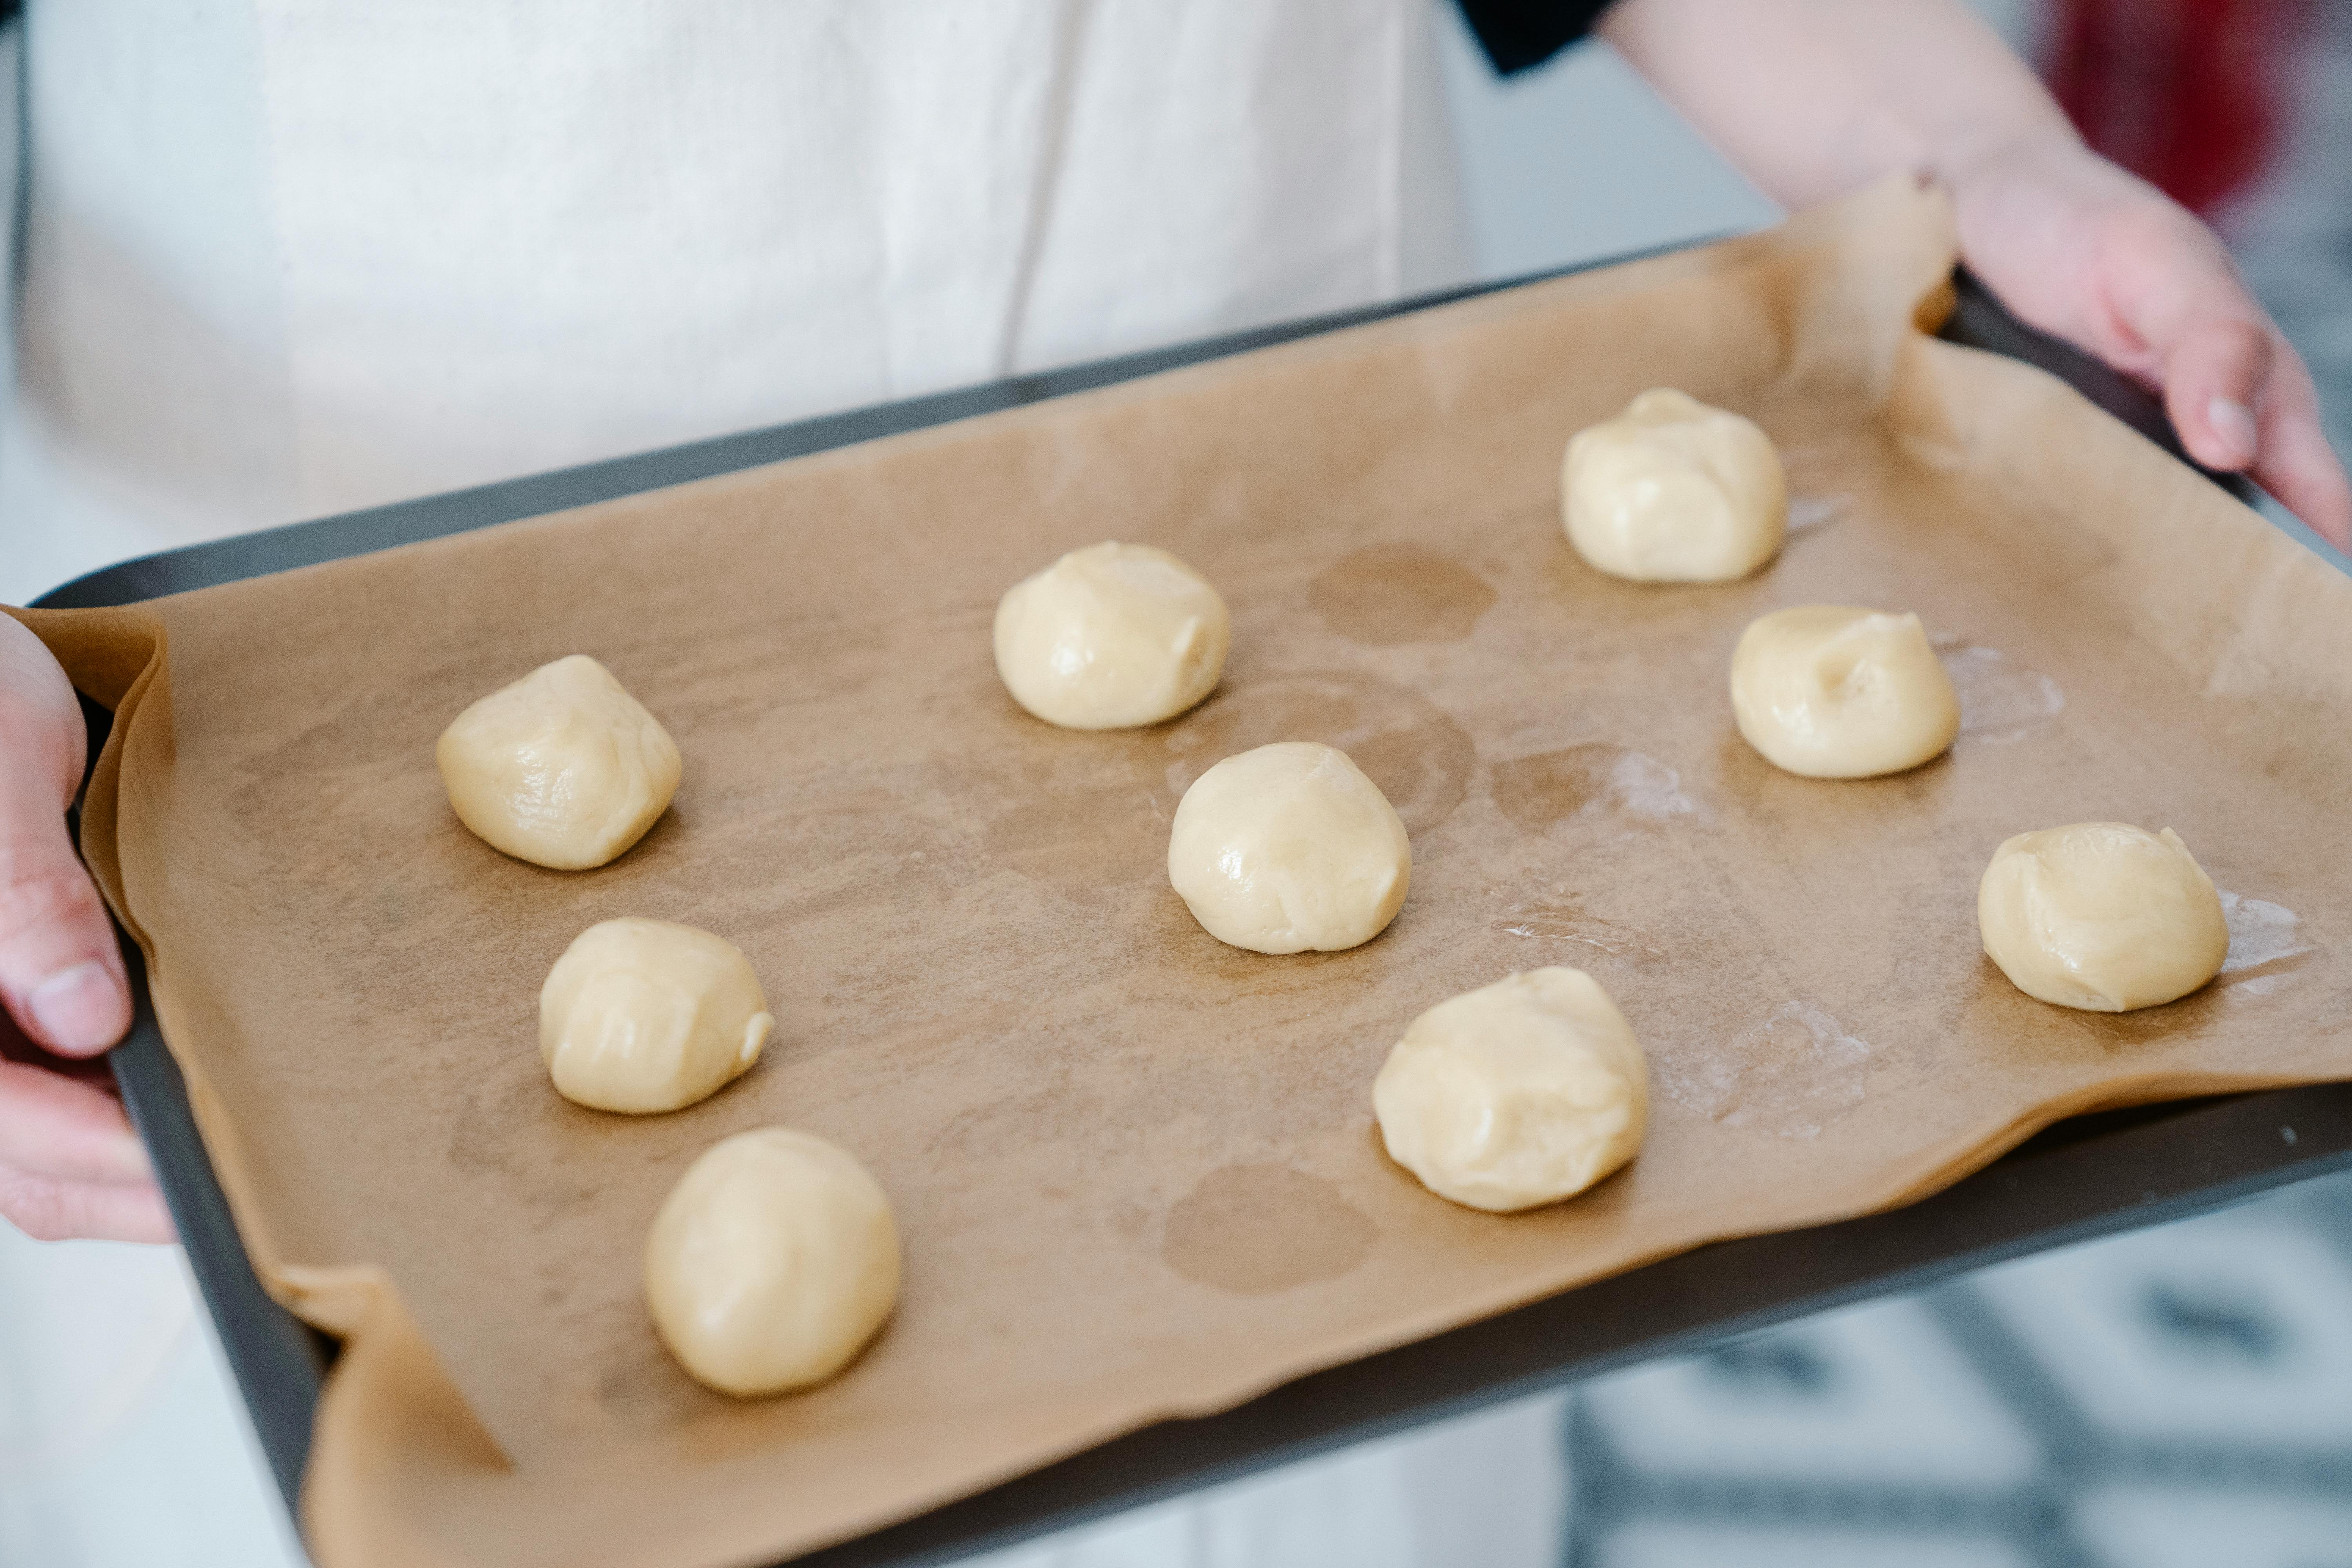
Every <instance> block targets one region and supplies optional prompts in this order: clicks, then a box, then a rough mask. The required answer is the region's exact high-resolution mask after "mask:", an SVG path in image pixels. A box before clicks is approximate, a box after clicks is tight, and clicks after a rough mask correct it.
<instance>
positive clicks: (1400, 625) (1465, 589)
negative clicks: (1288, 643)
mask: <svg viewBox="0 0 2352 1568" xmlns="http://www.w3.org/2000/svg"><path fill="white" fill-rule="evenodd" d="M1307 603H1308V604H1310V605H1314V606H1315V609H1316V611H1317V613H1318V614H1319V615H1320V616H1322V617H1323V619H1324V620H1325V621H1326V622H1328V624H1329V626H1330V627H1331V629H1332V630H1333V631H1335V632H1338V633H1339V635H1340V636H1341V637H1346V638H1348V639H1349V640H1350V641H1353V642H1360V643H1365V644H1368V645H1370V646H1371V647H1392V646H1394V645H1396V644H1398V643H1413V642H1460V641H1461V640H1462V639H1463V638H1464V637H1468V636H1469V635H1470V633H1471V631H1472V630H1473V629H1474V628H1475V627H1476V626H1477V625H1478V617H1479V616H1483V615H1485V614H1486V612H1487V611H1488V610H1489V609H1491V608H1493V607H1494V604H1495V590H1494V589H1492V588H1490V587H1488V586H1487V585H1486V582H1485V580H1484V579H1482V578H1481V577H1479V576H1478V574H1476V573H1475V572H1472V571H1471V570H1470V569H1469V568H1468V567H1466V566H1464V565H1462V564H1461V563H1458V562H1455V561H1450V560H1448V559H1447V558H1446V557H1444V556H1443V555H1439V554H1436V553H1434V552H1431V551H1427V550H1423V549H1420V548H1418V547H1417V546H1414V545H1411V544H1384V545H1380V546H1377V547H1375V548H1373V549H1370V550H1360V551H1358V552H1356V553H1354V554H1353V555H1349V556H1347V557H1345V558H1343V559H1342V560H1341V561H1339V563H1338V564H1336V565H1334V566H1332V567H1331V568H1329V569H1328V571H1326V572H1325V573H1324V574H1322V575H1321V576H1320V577H1318V578H1316V579H1315V582H1314V584H1313V586H1311V587H1309V588H1308V589H1307Z"/></svg>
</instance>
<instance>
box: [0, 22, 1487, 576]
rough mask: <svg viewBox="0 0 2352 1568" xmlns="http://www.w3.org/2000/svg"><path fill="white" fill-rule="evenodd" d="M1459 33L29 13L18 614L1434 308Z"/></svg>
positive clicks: (1451, 240)
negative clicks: (544, 478) (611, 479)
mask: <svg viewBox="0 0 2352 1568" xmlns="http://www.w3.org/2000/svg"><path fill="white" fill-rule="evenodd" d="M1431 7H1432V0H1181V3H1178V0H402V3H401V4H398V5H367V4H361V3H359V0H342V3H340V4H337V3H330V0H241V3H240V0H225V3H223V4H219V5H204V6H192V5H171V6H158V5H142V4H136V3H135V0H33V3H32V5H30V7H29V15H28V16H27V19H26V39H25V45H26V90H27V98H28V103H27V114H26V124H27V126H28V129H29V151H28V175H29V178H28V182H27V185H26V205H25V206H24V208H23V211H24V215H25V217H24V222H25V225H26V232H25V233H24V235H23V236H22V238H21V247H20V250H19V252H18V255H19V262H18V276H17V277H16V290H17V292H16V300H17V326H16V354H15V361H14V367H13V371H14V374H13V395H12V396H11V398H10V400H9V403H8V405H7V406H6V408H5V414H0V598H13V599H16V600H20V601H21V599H22V598H24V597H26V596H29V595H33V594H36V593H38V592H40V591H42V590H43V589H45V588H47V587H49V586H52V585H54V584H57V583H58V582H60V581H62V580H64V579H66V578H68V577H69V576H72V575H74V574H78V573H79V572H82V571H86V570H89V569H90V568H93V567H95V566H98V565H100V564H103V563H107V562H110V561H113V560H118V559H121V558H124V557H127V556H131V555H136V554H142V553H146V552H151V551H154V550H159V549H163V548H167V547H170V546H173V545H176V544H182V543H187V542H193V541H195V540H199V539H204V538H207V537H212V536H215V535H218V534H221V533H226V532H232V531H242V530H246V529H252V528H258V527H264V526H268V525H269V524H273V523H279V522H285V521H294V520H297V519H301V518H306V517H315V516H320V515H324V514H328V513H331V512H335V511H341V510H348V509H351V508H354V507H362V506H368V505H373V504H376V503H379V502H383V501H389V500H398V499H402V498H404V497H410V496H416V495H422V494H427V493H431V492H434V491H437V490H446V489H454V488H457V487H460V486H466V485H473V484H479V483H483V482H486V481H488V480H492V479H502V478H508V477H511V476H514V475H518V474H523V473H530V472H534V471H539V470H543V469H547V468H558V467H562V466H564V465H567V464H573V463H580V462H584V461H588V460H591V459H593V458H604V457H611V456H614V455H617V454H621V453H626V452H634V451H641V450H645V449H647V448H652V447H663V446H667V445H671V444H674V443H677V442H681V441H689V440H693V439H696V438H698V437H707V436H714V435H719V434H724V433H727V432H731V431H738V430H744V429H750V428H754V427H757V426H764V425H772V424H775V423H778V422H780V421H784V420H791V419H797V418H802V417H805V416H811V415H814V414H818V413H822V412H825V411H829V410H834V409H839V408H844V407H849V406H854V405H862V404H870V403H876V402H881V401H885V400H888V399H893V398H902V397H908V396H912V395H918V394H920V393H924V392H929V391H934V390H937V389H940V388H942V387H948V386H954V385H959V384H970V383H973V382H981V381H987V380H991V379H993V378H996V377H1000V376H1003V375H1006V374H1011V373H1013V372H1016V371H1026V370H1033V369H1036V368H1040V367H1043V366H1047V365H1053V364H1058V363H1069V362H1071V361H1076V360H1084V359H1091V358H1097V357H1100V356H1103V355H1106V354H1114V353H1122V352H1126V351H1129V350H1134V349H1139V348H1143V347H1147V346H1151V345H1157V344H1162V343H1166V342H1173V341H1177V340H1181V339H1186V338H1192V337H1197V336H1201V335H1203V334H1207V333H1213V332H1217V331H1227V330H1231V329H1234V328H1239V327H1244V326H1250V325H1255V324H1259V323H1263V322H1266V321H1275V320H1278V319H1281V318H1285V317H1291V316H1297V315H1302V314H1307V313H1309V312H1314V311H1321V310H1333V309H1336V308H1340V307H1345V306H1349V305H1355V304H1360V303H1363V302H1365V301H1368V300H1381V299H1386V298H1391V297H1393V296H1395V295H1397V294H1399V293H1401V292H1404V291H1408V290H1413V289H1423V288H1431V287H1437V286H1440V285H1443V284H1445V283H1449V282H1452V281H1454V280H1456V279H1459V278H1460V277H1461V276H1463V275H1464V274H1465V271H1466V266H1465V258H1464V246H1463V244H1462V239H1461V234H1462V228H1461V225H1460V222H1459V219H1458V216H1457V212H1456V207H1455V204H1454V198H1453V191H1452V174H1453V168H1454V158H1453V153H1452V149H1451V147H1450V146H1448V145H1447V144H1446V141H1445V132H1444V125H1445V121H1444V112H1443V105H1442V103H1441V101H1440V92H1441V87H1440V84H1439V82H1438V79H1437V74H1436V66H1435V60H1434V40H1433V31H1432V28H1433V22H1434V21H1435V19H1436V18H1435V17H1434V16H1433V12H1432V8H1431Z"/></svg>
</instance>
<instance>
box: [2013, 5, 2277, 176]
mask: <svg viewBox="0 0 2352 1568" xmlns="http://www.w3.org/2000/svg"><path fill="white" fill-rule="evenodd" d="M2051 13H2052V22H2053V26H2052V27H2051V29H2050V32H2049V35H2048V37H2049V38H2050V42H2051V54H2050V60H2049V67H2048V73H2047V74H2048V76H2049V79H2050V88H2051V90H2052V91H2053V93H2055V94H2056V95H2057V99H2058V101H2059V103H2060V104H2061V105H2063V107H2064V108H2065V110H2066V112H2067V114H2068V115H2069V116H2070V117H2072V119H2073V120H2074V124H2075V126H2076V127H2077V128H2078V129H2079V130H2081V132H2083V138H2084V141H2086V142H2089V143H2090V144H2091V145H2092V146H2093V147H2094V148H2095V149H2096V150H2097V151H2099V152H2101V153H2105V154H2106V155H2107V156H2108V157H2110V158H2112V159H2114V160H2115V161H2116V163H2121V164H2122V165H2123V166H2124V167H2125V168H2126V169H2129V170H2131V171H2132V173H2134V174H2137V175H2139V176H2140V177H2141V178H2143V179H2145V180H2147V181H2148V182H2150V183H2151V184H2155V185H2157V186H2158V187H2160V188H2161V189H2162V190H2163V191H2164V192H2165V193H2166V194H2167V195H2170V196H2171V197H2172V198H2173V199H2174V200H2176V201H2178V202H2179V203H2180V204H2181V205H2184V206H2186V207H2188V208H2189V209H2190V210H2191V211H2194V212H2200V213H2206V212H2210V211H2211V210H2212V209H2213V208H2214V207H2215V206H2216V205H2219V204H2220V203H2221V201H2222V200H2224V199H2225V198H2227V197H2228V196H2230V195H2234V194H2235V193H2236V192H2237V191H2239V190H2240V189H2241V188H2242V187H2243V186H2245V185H2246V184H2250V183H2251V182H2252V180H2253V179H2254V178H2255V177H2256V176H2258V175H2260V174H2262V173H2263V171H2264V170H2265V169H2266V168H2267V167H2268V166H2269V164H2270V162H2271V159H2272V158H2273V155H2274V154H2275V153H2276V152H2277V150H2278V145H2279V133H2280V129H2281V127H2282V125H2284V123H2285V121H2286V119H2287V110H2288V105H2287V98H2288V95H2289V92H2290V90H2291V89H2292V87H2293V84H2294V66H2295V56H2296V53H2297V50H2298V46H2300V45H2302V44H2303V43H2305V41H2306V40H2308V39H2309V38H2310V37H2311V32H2312V21H2313V10H2312V6H2311V4H2310V0H2051Z"/></svg>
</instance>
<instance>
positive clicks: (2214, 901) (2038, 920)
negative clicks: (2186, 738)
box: [1977, 822, 2230, 1013]
mask: <svg viewBox="0 0 2352 1568" xmlns="http://www.w3.org/2000/svg"><path fill="white" fill-rule="evenodd" d="M1977 931H1978V933H1979V935H1980V936H1982V937H1983V939H1984V950H1985V956H1986V957H1988V958H1990V959H1991V960H1992V961H1993V962H1994V963H1997V964H1999V965H2000V972H2001V973H2003V974H2006V975H2008V976H2009V978H2010V979H2011V982H2013V983H2014V984H2016V986H2017V988H2018V989H2019V990H2020V991H2022V992H2024V993H2025V994H2027V995H2028V996H2032V997H2036V998H2039V999H2040V1000H2042V1001H2044V1002H2055V1003H2056V1004H2058V1005H2060V1006H2061V1007H2081V1008H2084V1009H2086V1010H2088V1011H2091V1012H2094V1013H2127V1012H2129V1011H2131V1010H2132V1009H2133V1008H2135V1007H2153V1006H2156V1005H2158V1004H2159V1003H2164V1002H2169V1001H2172V1000H2173V999H2174V998H2176V997H2180V996H2186V995H2188V994H2189V993H2190V992H2191V991H2194V990H2196V989H2197V988H2198V987H2199V986H2200V985H2202V984H2205V983H2206V982H2207V981H2208V980H2210V979H2212V978H2213V976H2214V975H2216V974H2218V973H2221V960H2222V959H2223V958H2225V957H2227V956H2228V955H2229V952H2230V924H2229V921H2228V920H2227V919H2226V918H2225V917H2224V916H2223V915H2222V913H2221V895H2220V894H2218V893H2216V892H2215V891H2214V890H2213V884H2212V881H2211V880H2210V879H2209V878H2207V877H2206V875H2205V871H2204V868H2202V867H2200V866H2199V865H2198V864H2197V858H2196V857H2195V856H2193V855H2191V854H2189V846H2187V845H2186V844H2183V843H2181V842H2180V836H2179V834H2177V833H2175V832H2173V831H2172V829H2170V828H2169V827H2168V828H2166V829H2165V830H2164V831H2163V832H2161V833H2150V832H2148V831H2147V830H2146V829H2145V828H2139V827H2133V826H2128V825H2126V824H2125V823H2121V822H2078V823H2076V824H2075V825H2074V826H2072V827H2050V828H2044V829H2043V830H2042V832H2039V833H2021V834H2019V835H2018V836H2017V837H2014V838H2012V839H2011V840H2010V841H2009V842H2008V843H2006V844H2004V845H2002V846H2001V847H2000V848H1999V849H1996V850H1994V851H1993V856H1992V864H1991V865H1990V866H1988V867H1986V868H1985V874H1984V879H1983V880H1982V881H1980V882H1979V883H1978V884H1977Z"/></svg>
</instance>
